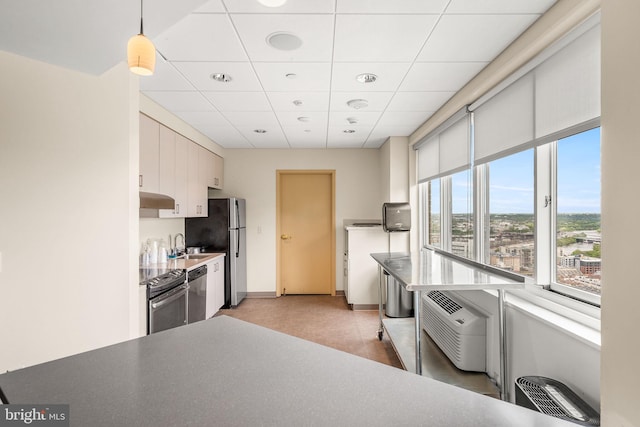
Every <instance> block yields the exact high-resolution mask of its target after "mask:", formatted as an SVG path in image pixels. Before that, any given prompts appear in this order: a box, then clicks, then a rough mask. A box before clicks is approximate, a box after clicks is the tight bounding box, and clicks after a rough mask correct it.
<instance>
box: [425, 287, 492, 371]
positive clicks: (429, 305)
mask: <svg viewBox="0 0 640 427" xmlns="http://www.w3.org/2000/svg"><path fill="white" fill-rule="evenodd" d="M420 320H421V321H422V328H423V329H424V330H425V331H426V332H427V334H429V336H430V337H431V339H433V341H434V342H435V343H436V344H437V345H438V347H440V349H441V350H442V352H443V353H444V354H446V355H447V357H448V358H449V359H451V362H452V363H453V364H454V365H455V366H456V367H458V369H462V370H464V371H477V372H485V371H486V358H487V355H486V345H487V344H486V339H487V321H486V320H487V319H486V317H485V316H483V315H482V314H480V313H478V312H477V311H476V310H474V309H473V308H471V307H465V306H464V305H463V303H462V302H460V301H456V300H455V299H454V298H453V297H452V296H450V295H448V294H445V293H443V292H440V291H430V292H428V293H427V294H426V295H424V296H423V297H422V318H421V319H420Z"/></svg>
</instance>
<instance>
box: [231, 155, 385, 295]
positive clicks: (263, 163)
mask: <svg viewBox="0 0 640 427" xmlns="http://www.w3.org/2000/svg"><path fill="white" fill-rule="evenodd" d="M379 168H380V166H379V151H378V150H374V149H328V150H243V149H226V150H225V176H224V182H225V184H224V185H225V189H224V194H225V195H227V196H236V197H241V198H245V199H247V280H248V284H247V287H248V291H249V292H274V293H275V290H276V170H281V169H329V170H335V171H336V276H337V277H336V290H342V289H344V287H343V280H342V279H343V274H342V269H341V268H340V266H341V265H342V254H343V252H344V230H343V220H344V219H374V218H380V217H381V215H382V214H381V212H382V211H381V206H382V200H381V191H380V170H379Z"/></svg>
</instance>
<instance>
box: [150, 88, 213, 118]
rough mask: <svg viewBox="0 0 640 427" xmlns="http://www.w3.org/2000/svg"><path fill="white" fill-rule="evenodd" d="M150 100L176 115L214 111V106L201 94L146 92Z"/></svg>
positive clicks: (193, 92)
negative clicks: (179, 113) (177, 113)
mask: <svg viewBox="0 0 640 427" xmlns="http://www.w3.org/2000/svg"><path fill="white" fill-rule="evenodd" d="M144 94H145V95H147V96H148V97H149V98H151V99H153V100H154V101H155V102H157V103H158V104H160V105H162V106H163V107H164V108H166V109H167V110H169V111H172V112H174V113H176V112H180V111H213V110H214V108H213V106H212V105H211V104H210V103H209V101H207V100H206V99H205V97H204V96H202V94H200V92H195V91H192V92H185V91H175V92H166V91H153V90H152V91H146V92H144Z"/></svg>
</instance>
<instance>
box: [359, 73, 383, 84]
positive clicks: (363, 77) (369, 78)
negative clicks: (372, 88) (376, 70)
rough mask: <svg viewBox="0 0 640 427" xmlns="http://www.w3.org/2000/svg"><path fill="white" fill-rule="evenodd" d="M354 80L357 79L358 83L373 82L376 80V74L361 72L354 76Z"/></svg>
mask: <svg viewBox="0 0 640 427" xmlns="http://www.w3.org/2000/svg"><path fill="white" fill-rule="evenodd" d="M356 80H357V81H359V82H360V83H373V82H375V81H376V80H378V76H376V75H375V74H371V73H363V74H358V75H357V76H356Z"/></svg>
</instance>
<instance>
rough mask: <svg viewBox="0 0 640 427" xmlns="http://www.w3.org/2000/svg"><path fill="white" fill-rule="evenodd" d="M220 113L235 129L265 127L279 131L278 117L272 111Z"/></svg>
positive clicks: (268, 129)
mask: <svg viewBox="0 0 640 427" xmlns="http://www.w3.org/2000/svg"><path fill="white" fill-rule="evenodd" d="M222 115H223V116H224V117H225V118H226V119H227V120H229V123H231V124H232V125H233V126H235V127H236V128H237V129H241V128H250V129H251V130H252V131H253V130H254V129H265V130H267V131H271V132H273V131H275V130H276V129H277V130H278V131H280V124H279V123H278V119H277V118H276V116H275V114H274V113H273V112H272V111H269V112H266V111H256V112H240V111H234V112H224V113H222Z"/></svg>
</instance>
